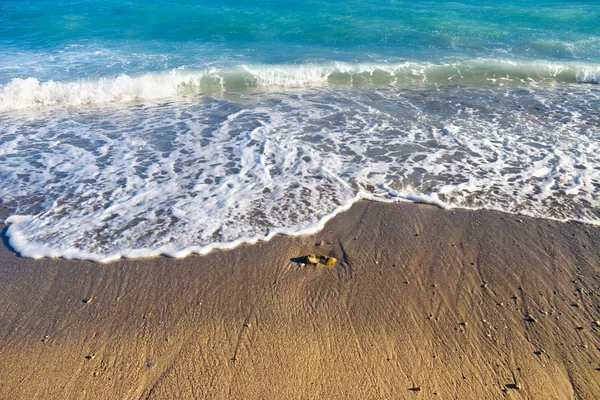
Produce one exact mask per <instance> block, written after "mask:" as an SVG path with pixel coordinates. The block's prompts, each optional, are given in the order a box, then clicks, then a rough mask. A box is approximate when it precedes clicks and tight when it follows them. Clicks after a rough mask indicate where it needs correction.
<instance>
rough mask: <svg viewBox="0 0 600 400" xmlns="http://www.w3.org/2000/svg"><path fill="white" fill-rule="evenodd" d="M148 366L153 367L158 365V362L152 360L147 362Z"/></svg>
mask: <svg viewBox="0 0 600 400" xmlns="http://www.w3.org/2000/svg"><path fill="white" fill-rule="evenodd" d="M146 365H147V366H148V368H152V367H155V366H156V363H154V362H152V361H150V362H149V363H148V364H146Z"/></svg>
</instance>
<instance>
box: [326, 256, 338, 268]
mask: <svg viewBox="0 0 600 400" xmlns="http://www.w3.org/2000/svg"><path fill="white" fill-rule="evenodd" d="M336 263H337V260H336V258H335V257H327V259H326V260H325V265H327V266H328V267H333V266H334V265H335V264H336Z"/></svg>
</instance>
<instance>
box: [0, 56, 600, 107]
mask: <svg viewBox="0 0 600 400" xmlns="http://www.w3.org/2000/svg"><path fill="white" fill-rule="evenodd" d="M554 83H581V84H598V83H600V64H594V63H558V62H550V61H529V62H525V61H518V62H517V61H507V60H484V59H479V60H471V61H463V62H457V63H445V64H432V63H413V62H406V63H396V64H392V63H379V64H377V63H361V64H349V63H331V64H299V65H241V66H238V67H231V68H223V69H207V70H198V71H192V70H185V69H175V70H170V71H159V72H151V73H146V74H143V75H137V76H129V75H126V74H124V75H119V76H116V77H105V78H99V79H80V80H75V81H52V80H50V81H45V82H40V81H39V80H38V79H36V78H33V77H31V78H26V79H21V78H14V79H12V80H11V81H10V82H8V83H6V84H4V85H0V111H10V110H19V109H27V108H34V107H43V106H81V105H86V104H98V103H109V102H129V101H144V100H158V99H168V98H176V97H182V96H187V95H194V94H210V93H215V92H222V91H243V90H247V89H252V88H264V89H269V88H302V87H318V86H345V85H346V86H363V85H371V86H390V85H391V86H400V87H402V86H404V85H414V84H433V85H436V84H437V85H447V84H465V85H486V84H487V85H490V84H491V85H508V84H517V85H520V84H554Z"/></svg>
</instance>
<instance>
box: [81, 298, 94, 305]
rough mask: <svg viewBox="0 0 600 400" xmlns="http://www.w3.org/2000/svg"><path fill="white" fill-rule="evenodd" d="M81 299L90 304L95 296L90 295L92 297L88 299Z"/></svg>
mask: <svg viewBox="0 0 600 400" xmlns="http://www.w3.org/2000/svg"><path fill="white" fill-rule="evenodd" d="M81 301H82V302H84V303H85V304H90V303H91V302H92V301H94V298H93V297H90V298H88V299H83V300H81Z"/></svg>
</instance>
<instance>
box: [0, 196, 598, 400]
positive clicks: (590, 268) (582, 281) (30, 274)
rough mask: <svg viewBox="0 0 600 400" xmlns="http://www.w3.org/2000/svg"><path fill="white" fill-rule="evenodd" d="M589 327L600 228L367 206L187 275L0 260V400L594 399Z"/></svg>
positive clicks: (161, 268) (594, 355)
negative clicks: (315, 260) (320, 259)
mask: <svg viewBox="0 0 600 400" xmlns="http://www.w3.org/2000/svg"><path fill="white" fill-rule="evenodd" d="M321 241H322V242H323V244H322V245H320V246H317V245H316V244H317V243H320V242H321ZM309 253H317V254H322V255H327V256H334V257H336V258H337V259H338V260H339V262H338V264H337V265H335V266H334V267H333V268H327V267H323V266H319V267H314V266H309V265H304V266H302V265H300V264H299V263H298V262H296V261H298V260H297V258H298V257H300V256H304V255H306V254H309ZM599 324H600V228H598V227H592V226H587V225H582V224H578V223H560V222H553V221H547V220H539V219H532V218H526V217H519V216H513V215H507V214H502V213H496V212H489V211H466V210H441V209H439V208H436V207H432V206H427V205H416V204H382V203H374V202H367V201H363V202H359V203H357V204H356V205H355V206H353V207H352V208H351V209H350V211H348V212H345V213H343V214H340V215H338V216H337V217H336V218H334V219H333V220H332V221H330V222H329V223H328V224H327V226H326V228H325V229H324V230H323V231H322V232H320V233H318V234H315V235H310V236H301V237H285V236H278V237H276V238H274V239H273V240H271V241H269V242H266V243H259V244H256V245H247V246H240V247H238V248H236V249H234V250H229V251H215V252H213V253H210V254H208V255H206V256H190V257H187V258H185V259H181V260H176V259H169V258H165V257H159V258H153V259H144V260H122V261H118V262H113V263H109V264H95V263H91V262H83V261H70V260H57V259H43V260H31V259H26V258H20V257H17V256H16V255H15V254H14V253H13V252H11V251H10V249H9V248H8V247H7V246H6V243H5V246H2V247H1V249H0V398H1V399H32V398H43V399H79V398H85V399H134V398H150V399H155V398H156V399H171V398H186V399H188V398H189V399H195V398H197V399H291V398H294V399H404V398H406V399H417V398H428V399H431V398H440V399H498V398H509V399H521V398H523V399H525V398H528V399H597V398H598V397H599V393H600V325H599Z"/></svg>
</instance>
